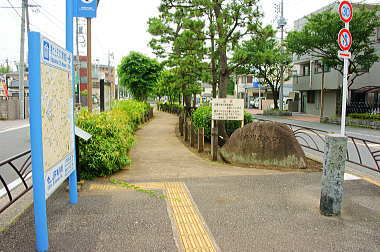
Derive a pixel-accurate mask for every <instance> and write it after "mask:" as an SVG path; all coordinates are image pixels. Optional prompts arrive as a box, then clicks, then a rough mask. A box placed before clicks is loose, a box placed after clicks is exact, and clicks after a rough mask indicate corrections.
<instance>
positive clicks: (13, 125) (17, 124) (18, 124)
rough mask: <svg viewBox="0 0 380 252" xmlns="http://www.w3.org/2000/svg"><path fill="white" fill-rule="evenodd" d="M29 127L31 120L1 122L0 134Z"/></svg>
mask: <svg viewBox="0 0 380 252" xmlns="http://www.w3.org/2000/svg"><path fill="white" fill-rule="evenodd" d="M28 125H29V119H25V120H7V121H3V120H0V133H2V132H4V131H8V130H12V129H18V128H22V127H27V126H28Z"/></svg>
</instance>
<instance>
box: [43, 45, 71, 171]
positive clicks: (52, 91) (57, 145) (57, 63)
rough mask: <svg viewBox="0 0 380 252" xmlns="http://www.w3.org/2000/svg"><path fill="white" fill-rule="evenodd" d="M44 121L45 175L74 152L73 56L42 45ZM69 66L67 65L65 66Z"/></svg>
mask: <svg viewBox="0 0 380 252" xmlns="http://www.w3.org/2000/svg"><path fill="white" fill-rule="evenodd" d="M43 43H44V44H43V53H42V55H43V58H42V64H41V119H42V144H43V151H44V156H43V159H44V160H43V162H44V168H45V171H47V170H49V169H50V168H52V167H53V166H55V165H56V164H57V163H59V162H60V161H62V160H63V159H65V157H66V156H67V155H68V154H70V153H72V152H73V151H74V142H73V136H74V133H73V131H74V130H73V113H72V108H73V107H72V106H73V103H72V101H73V100H72V99H73V94H72V84H71V78H72V76H71V56H70V55H67V54H65V51H64V50H61V49H60V48H59V47H58V46H54V44H53V43H51V42H50V43H49V42H47V41H44V42H43ZM65 62H66V63H65Z"/></svg>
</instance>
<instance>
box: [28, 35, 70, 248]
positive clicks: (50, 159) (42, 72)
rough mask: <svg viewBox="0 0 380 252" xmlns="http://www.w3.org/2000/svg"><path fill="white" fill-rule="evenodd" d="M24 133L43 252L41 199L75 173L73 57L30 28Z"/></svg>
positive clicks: (44, 218)
mask: <svg viewBox="0 0 380 252" xmlns="http://www.w3.org/2000/svg"><path fill="white" fill-rule="evenodd" d="M28 38H29V39H28V44H29V45H28V46H29V57H28V63H29V82H30V137H31V147H32V148H31V149H32V178H33V198H34V214H35V227H36V238H37V240H36V244H37V250H38V251H45V250H47V246H48V245H47V244H48V230H47V214H46V199H47V198H48V197H49V196H50V195H51V194H52V193H53V192H54V191H55V190H56V189H57V188H58V187H59V185H61V184H62V183H63V182H64V180H65V179H66V178H67V177H69V176H71V175H73V174H75V173H76V166H75V155H74V153H75V131H74V127H75V126H74V106H73V95H74V92H73V86H72V73H73V56H72V53H71V52H69V51H67V50H66V49H64V48H62V47H60V46H59V45H57V44H56V43H54V42H53V41H51V40H49V39H48V38H46V37H44V36H42V35H41V34H40V33H38V32H30V33H29V37H28Z"/></svg>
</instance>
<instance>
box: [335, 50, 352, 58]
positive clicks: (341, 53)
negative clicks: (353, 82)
mask: <svg viewBox="0 0 380 252" xmlns="http://www.w3.org/2000/svg"><path fill="white" fill-rule="evenodd" d="M338 57H339V58H342V59H351V52H348V51H339V52H338Z"/></svg>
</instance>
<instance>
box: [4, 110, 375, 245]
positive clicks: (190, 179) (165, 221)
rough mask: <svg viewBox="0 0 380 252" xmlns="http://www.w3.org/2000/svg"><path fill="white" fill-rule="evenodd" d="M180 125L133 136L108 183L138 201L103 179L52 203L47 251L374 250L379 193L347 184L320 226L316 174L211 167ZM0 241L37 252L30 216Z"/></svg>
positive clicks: (159, 119) (171, 120)
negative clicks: (72, 201) (337, 212)
mask: <svg viewBox="0 0 380 252" xmlns="http://www.w3.org/2000/svg"><path fill="white" fill-rule="evenodd" d="M176 122H177V117H175V116H173V115H169V114H166V113H161V112H158V113H156V117H155V119H154V120H153V121H151V122H150V123H148V124H147V125H146V126H145V127H143V128H142V129H141V130H139V131H138V132H137V135H138V137H137V143H136V145H135V147H134V150H133V151H132V153H131V156H132V159H133V160H134V161H133V164H132V166H131V167H130V168H128V169H125V170H123V171H122V172H120V173H118V174H116V175H114V176H113V177H112V178H114V179H119V180H122V181H126V182H128V183H133V184H134V185H137V186H138V189H139V191H136V190H130V189H128V188H126V187H120V186H118V185H115V184H112V183H110V182H109V181H108V180H105V179H99V180H95V181H92V182H86V185H85V188H84V190H83V191H82V192H81V193H80V195H79V203H78V204H77V205H69V204H68V203H67V193H66V192H65V191H64V190H62V189H61V190H60V191H58V192H56V193H55V194H54V195H53V196H52V197H51V198H50V199H49V200H48V204H47V205H48V218H49V238H50V248H51V251H134V252H135V251H376V250H378V248H379V246H380V243H379V240H380V239H379V238H380V235H379V232H378V231H379V230H380V218H379V216H380V190H379V187H377V186H375V185H372V184H369V183H367V182H366V181H363V180H354V181H346V182H345V193H344V196H345V198H344V202H343V209H342V213H343V214H342V217H339V218H326V217H322V216H321V215H320V214H319V211H318V202H319V196H320V177H321V175H320V174H319V173H301V172H299V173H298V172H292V173H289V172H288V173H285V172H275V171H268V170H256V169H249V168H238V167H232V166H226V165H223V164H215V163H211V162H209V161H207V160H203V159H201V158H199V157H198V156H196V155H195V154H193V153H192V152H190V151H189V150H188V149H187V148H186V147H184V146H183V144H182V143H181V142H180V141H179V140H178V138H177V137H176V136H175V131H174V127H175V124H176ZM125 185H128V184H125ZM142 190H147V191H145V193H144V192H141V191H142ZM162 193H163V195H164V196H160V195H162ZM0 240H1V243H0V251H34V249H33V246H34V231H33V212H32V209H29V210H27V211H26V212H25V214H24V215H23V216H21V217H20V218H19V219H18V220H17V221H16V222H15V223H14V224H13V225H11V226H10V227H9V228H8V229H7V230H6V231H5V232H2V233H0Z"/></svg>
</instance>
